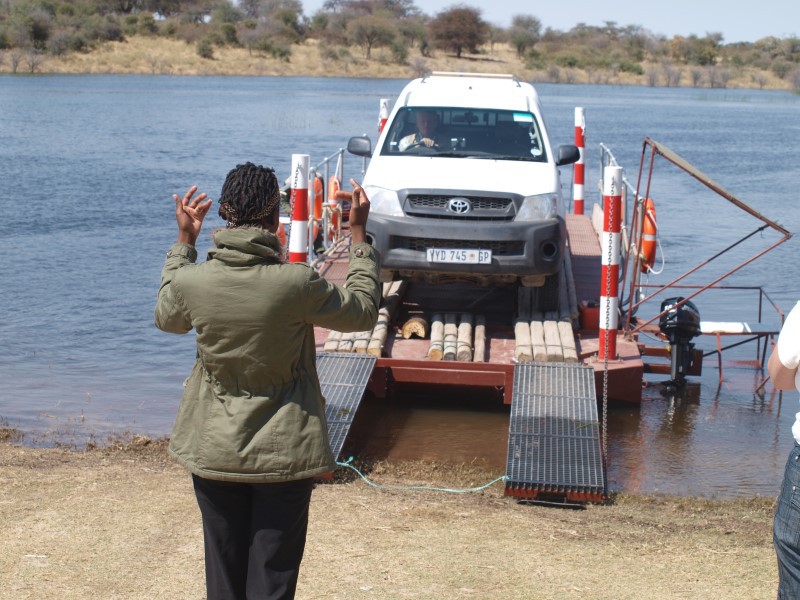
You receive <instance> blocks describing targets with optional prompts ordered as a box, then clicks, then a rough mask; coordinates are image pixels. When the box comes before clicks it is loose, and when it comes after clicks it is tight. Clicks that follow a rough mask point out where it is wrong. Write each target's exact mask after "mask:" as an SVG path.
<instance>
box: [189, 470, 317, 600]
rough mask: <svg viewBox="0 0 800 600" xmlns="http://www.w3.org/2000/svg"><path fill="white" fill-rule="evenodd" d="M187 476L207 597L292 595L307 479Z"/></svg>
mask: <svg viewBox="0 0 800 600" xmlns="http://www.w3.org/2000/svg"><path fill="white" fill-rule="evenodd" d="M192 480H193V482H194V491H195V495H196V496H197V503H198V504H199V505H200V514H201V515H202V517H203V538H204V543H205V556H206V590H207V592H208V600H246V599H247V600H256V599H258V600H290V599H292V598H294V593H295V588H296V587H297V576H298V574H299V572H300V562H301V561H302V560H303V550H304V549H305V544H306V531H307V530H308V505H309V503H310V502H311V490H312V489H313V486H314V482H313V479H300V480H298V481H288V482H281V483H236V482H228V481H215V480H212V479H204V478H202V477H198V476H196V475H193V476H192Z"/></svg>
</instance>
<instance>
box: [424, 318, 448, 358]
mask: <svg viewBox="0 0 800 600" xmlns="http://www.w3.org/2000/svg"><path fill="white" fill-rule="evenodd" d="M442 356H444V321H443V320H442V315H440V314H435V315H433V317H431V345H430V348H428V358H430V359H431V360H442Z"/></svg>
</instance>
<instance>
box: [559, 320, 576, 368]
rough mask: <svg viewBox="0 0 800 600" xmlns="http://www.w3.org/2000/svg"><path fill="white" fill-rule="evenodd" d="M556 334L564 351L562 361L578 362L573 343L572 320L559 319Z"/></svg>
mask: <svg viewBox="0 0 800 600" xmlns="http://www.w3.org/2000/svg"><path fill="white" fill-rule="evenodd" d="M558 335H559V336H560V337H561V349H562V351H563V352H564V362H569V363H574V362H578V349H577V347H576V345H575V333H574V332H573V331H572V322H571V321H559V322H558Z"/></svg>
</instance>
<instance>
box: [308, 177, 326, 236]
mask: <svg viewBox="0 0 800 600" xmlns="http://www.w3.org/2000/svg"><path fill="white" fill-rule="evenodd" d="M324 188H325V184H324V182H323V181H322V177H320V176H319V175H317V176H316V177H314V213H313V216H314V237H313V239H312V240H310V241H311V242H312V243H313V241H314V240H316V239H317V236H318V235H319V223H320V221H322V200H323V196H324V195H325V189H324Z"/></svg>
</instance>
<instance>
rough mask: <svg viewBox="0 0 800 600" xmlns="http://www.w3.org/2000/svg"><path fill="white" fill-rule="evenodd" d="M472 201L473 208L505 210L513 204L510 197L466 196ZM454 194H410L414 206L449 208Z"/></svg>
mask: <svg viewBox="0 0 800 600" xmlns="http://www.w3.org/2000/svg"><path fill="white" fill-rule="evenodd" d="M464 197H465V198H467V200H469V201H470V202H471V203H472V210H498V211H505V210H507V209H508V207H509V205H510V204H511V199H510V198H486V197H480V196H464ZM451 198H453V196H449V195H447V196H441V195H433V194H429V195H423V194H413V195H409V196H408V203H409V206H411V207H412V208H441V209H442V210H447V203H448V202H449V201H450V199H451Z"/></svg>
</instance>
